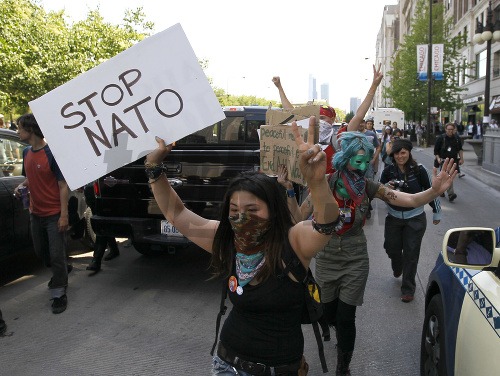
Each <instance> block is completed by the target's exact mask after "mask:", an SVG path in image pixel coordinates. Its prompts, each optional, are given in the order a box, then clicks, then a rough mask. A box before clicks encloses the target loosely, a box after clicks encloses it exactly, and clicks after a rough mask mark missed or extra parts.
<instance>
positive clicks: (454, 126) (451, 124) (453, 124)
mask: <svg viewBox="0 0 500 376" xmlns="http://www.w3.org/2000/svg"><path fill="white" fill-rule="evenodd" d="M448 126H451V127H453V129H455V128H456V127H457V126H456V125H455V123H448V124H446V125H445V126H444V129H446V128H448Z"/></svg>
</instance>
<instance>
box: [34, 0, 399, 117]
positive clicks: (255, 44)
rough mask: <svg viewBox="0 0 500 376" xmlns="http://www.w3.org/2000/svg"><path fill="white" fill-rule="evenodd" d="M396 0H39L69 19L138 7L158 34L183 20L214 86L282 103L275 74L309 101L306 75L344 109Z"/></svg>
mask: <svg viewBox="0 0 500 376" xmlns="http://www.w3.org/2000/svg"><path fill="white" fill-rule="evenodd" d="M396 3H397V0H350V1H345V0H320V1H311V2H309V1H304V0H303V1H297V0H288V1H284V0H274V1H273V0H253V1H238V0H232V1H228V0H212V1H207V0H180V1H171V0H78V1H75V0H39V4H40V5H41V6H43V7H44V9H45V10H47V11H50V10H54V11H59V10H64V11H65V14H66V15H67V17H68V20H69V21H70V22H71V21H77V20H80V19H83V18H85V16H86V14H87V13H88V11H89V10H91V9H96V8H97V7H98V9H99V12H100V13H101V15H102V16H103V17H104V19H105V21H107V22H111V23H113V24H120V23H121V22H122V20H123V16H124V14H125V10H126V9H136V8H138V7H142V8H143V11H144V13H145V14H146V19H147V20H148V21H152V22H154V24H155V29H154V32H160V31H162V30H165V29H167V28H168V27H170V26H172V25H175V24H177V23H180V24H181V26H182V28H183V29H184V32H185V33H186V36H187V38H188V40H189V42H190V43H191V46H192V48H193V50H194V52H195V54H196V56H197V57H198V59H199V60H208V68H207V69H206V70H205V73H206V74H207V76H208V77H210V78H211V79H212V80H213V85H214V86H217V87H220V88H222V89H224V90H226V92H228V93H229V94H233V95H255V96H257V97H262V98H266V99H270V100H277V101H279V95H278V90H277V89H276V87H275V86H274V84H273V83H272V81H271V80H272V77H273V76H280V77H281V82H282V84H283V88H284V89H285V92H286V94H287V96H288V99H289V100H290V101H291V102H292V103H305V102H307V100H308V90H309V76H310V75H312V76H314V77H315V78H316V85H317V91H318V95H320V85H321V84H322V83H328V84H329V85H330V101H329V103H330V105H331V106H333V107H336V108H340V109H342V110H345V111H346V112H348V111H349V100H350V98H351V97H357V98H361V99H363V98H364V96H365V95H366V93H367V91H368V88H369V87H370V84H371V81H372V77H373V70H372V64H373V63H374V62H375V44H376V40H377V34H378V32H379V30H380V26H381V23H382V14H383V10H384V5H392V4H396Z"/></svg>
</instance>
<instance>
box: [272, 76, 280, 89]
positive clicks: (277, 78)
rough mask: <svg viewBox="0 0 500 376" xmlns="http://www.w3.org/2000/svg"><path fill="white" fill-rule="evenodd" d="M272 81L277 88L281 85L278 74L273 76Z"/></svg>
mask: <svg viewBox="0 0 500 376" xmlns="http://www.w3.org/2000/svg"><path fill="white" fill-rule="evenodd" d="M273 83H274V85H276V87H277V88H278V89H279V88H280V87H281V80H280V76H274V77H273Z"/></svg>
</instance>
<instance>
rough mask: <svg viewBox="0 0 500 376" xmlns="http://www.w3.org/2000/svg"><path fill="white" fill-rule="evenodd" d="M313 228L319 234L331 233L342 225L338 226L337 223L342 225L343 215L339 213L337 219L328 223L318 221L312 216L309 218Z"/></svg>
mask: <svg viewBox="0 0 500 376" xmlns="http://www.w3.org/2000/svg"><path fill="white" fill-rule="evenodd" d="M311 222H312V226H313V229H315V230H316V231H318V232H319V233H320V234H321V235H332V234H333V233H334V232H335V231H337V230H339V229H340V228H341V227H342V226H340V228H339V224H340V225H343V223H344V222H343V217H342V216H341V215H339V216H338V217H337V219H336V220H335V221H333V222H330V223H318V222H316V220H315V219H314V218H313V219H312V220H311Z"/></svg>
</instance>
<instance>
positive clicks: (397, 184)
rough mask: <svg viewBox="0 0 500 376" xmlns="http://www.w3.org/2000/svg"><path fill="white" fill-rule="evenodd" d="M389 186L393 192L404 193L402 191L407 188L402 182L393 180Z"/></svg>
mask: <svg viewBox="0 0 500 376" xmlns="http://www.w3.org/2000/svg"><path fill="white" fill-rule="evenodd" d="M391 184H392V186H393V187H394V190H395V191H400V192H402V191H403V192H404V190H405V189H407V188H408V184H407V183H406V182H405V181H404V180H393V181H391Z"/></svg>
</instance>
